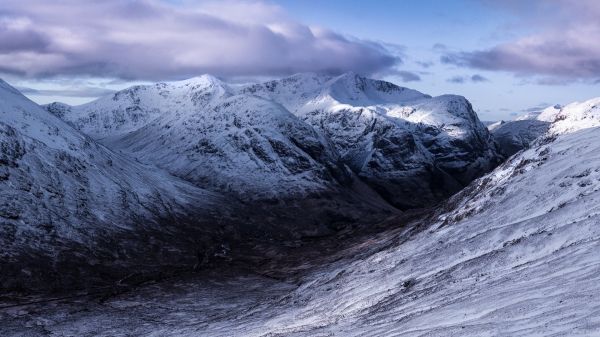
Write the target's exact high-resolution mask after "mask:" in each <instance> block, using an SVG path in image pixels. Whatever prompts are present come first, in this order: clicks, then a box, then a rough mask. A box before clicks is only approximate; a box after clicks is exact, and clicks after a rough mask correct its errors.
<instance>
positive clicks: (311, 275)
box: [0, 195, 600, 337]
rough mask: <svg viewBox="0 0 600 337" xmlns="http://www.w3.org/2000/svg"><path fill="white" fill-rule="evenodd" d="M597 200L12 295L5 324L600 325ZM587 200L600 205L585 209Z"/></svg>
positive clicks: (240, 329)
mask: <svg viewBox="0 0 600 337" xmlns="http://www.w3.org/2000/svg"><path fill="white" fill-rule="evenodd" d="M586 199H587V200H580V202H579V203H578V205H574V206H569V205H566V206H565V207H563V208H561V209H560V210H557V211H553V212H552V213H546V214H541V215H532V216H531V217H530V218H527V219H522V220H521V221H519V222H514V223H511V224H503V225H501V226H498V224H487V225H486V226H485V227H479V229H480V230H481V231H478V230H477V229H476V227H473V226H472V223H469V221H466V223H463V224H461V225H460V226H458V225H454V226H447V227H436V226H431V227H427V228H425V227H421V226H420V225H418V224H419V223H421V222H420V221H418V222H413V224H412V225H410V226H404V227H402V228H394V229H387V230H384V231H383V232H380V233H378V234H374V235H369V236H364V237H363V238H362V239H360V240H358V239H353V241H352V242H349V244H348V245H347V247H345V249H342V250H341V251H340V252H339V253H338V254H335V255H334V256H329V257H323V258H321V259H320V258H318V255H319V252H318V249H317V250H315V251H311V252H309V253H306V252H304V254H305V256H309V255H312V257H310V258H307V261H313V262H316V263H315V264H312V265H311V264H309V263H308V262H305V263H301V262H298V261H294V262H290V263H289V264H288V265H287V266H284V265H280V266H273V267H272V269H271V270H269V268H266V269H265V270H263V272H261V274H262V275H260V274H256V273H251V272H248V271H244V270H239V269H235V268H233V269H230V270H228V271H218V270H213V271H211V272H205V273H197V274H195V275H189V276H186V277H181V278H179V279H170V280H164V281H162V282H158V283H152V284H146V285H144V286H141V287H139V288H137V289H134V290H132V291H128V292H125V293H122V294H115V295H113V296H108V297H102V296H87V297H80V298H70V299H64V300H60V301H51V302H47V303H38V304H31V305H22V306H10V307H7V305H11V304H14V302H11V301H10V300H8V299H7V298H5V299H3V300H2V302H3V303H2V304H1V305H2V306H3V308H2V309H0V322H2V323H1V324H0V335H2V336H7V337H8V336H600V259H599V258H598V249H599V248H600V237H599V235H598V234H599V233H598V229H597V225H596V224H597V223H598V222H599V221H600V216H598V215H596V213H595V212H594V209H596V208H598V206H592V205H593V204H594V200H595V195H592V196H588V197H586ZM583 204H587V205H589V207H590V208H589V209H588V210H587V211H586V212H587V214H588V215H589V216H586V217H585V218H576V216H577V214H578V213H579V212H581V207H580V206H581V205H583ZM576 206H577V208H576V209H573V207H576ZM421 221H422V220H421ZM467 232H470V233H469V234H468V235H467ZM515 236H516V237H517V238H516V239H515ZM441 238H444V239H443V240H442V239H441ZM317 246H318V245H317ZM306 254H308V255H306ZM317 263H318V264H317ZM277 273H279V275H287V277H273V275H275V274H277ZM21 300H23V299H21ZM26 300H29V301H31V300H34V298H29V299H26ZM38 300H39V299H38Z"/></svg>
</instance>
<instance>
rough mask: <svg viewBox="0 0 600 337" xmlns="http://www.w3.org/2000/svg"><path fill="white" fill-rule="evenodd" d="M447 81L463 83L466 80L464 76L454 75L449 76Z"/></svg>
mask: <svg viewBox="0 0 600 337" xmlns="http://www.w3.org/2000/svg"><path fill="white" fill-rule="evenodd" d="M447 81H448V82H450V83H456V84H463V83H465V82H466V80H465V78H464V77H463V76H454V77H451V78H449V79H448V80H447Z"/></svg>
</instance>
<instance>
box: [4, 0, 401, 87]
mask: <svg viewBox="0 0 600 337" xmlns="http://www.w3.org/2000/svg"><path fill="white" fill-rule="evenodd" d="M400 61H401V60H400V58H399V56H397V54H395V53H393V52H391V51H390V50H389V49H388V48H386V47H384V46H383V45H381V44H379V43H375V42H371V41H364V40H359V39H354V38H351V37H346V36H342V35H340V34H337V33H335V32H332V31H329V30H326V29H322V28H314V27H309V26H306V25H303V24H300V23H298V22H295V21H294V20H292V19H290V18H289V17H288V16H287V14H286V13H285V12H283V11H282V10H281V9H280V8H279V7H276V6H273V5H269V4H266V3H263V2H249V1H224V2H182V4H179V5H174V4H168V3H166V2H160V1H158V0H140V1H120V0H105V1H92V0H83V1H82V0H61V1H46V0H3V1H1V2H0V65H1V67H0V71H2V72H6V73H11V74H21V75H25V76H29V77H51V76H54V75H59V74H60V75H75V76H77V75H89V76H100V77H116V78H123V79H147V80H156V79H161V80H163V79H178V78H184V77H189V76H193V75H197V74H201V73H212V74H215V75H219V76H261V75H267V76H268V75H285V74H291V73H296V72H308V71H313V72H324V73H331V74H337V73H342V72H346V71H356V72H359V73H365V74H368V73H376V72H377V73H385V72H386V71H388V70H391V69H392V68H393V67H394V66H395V65H397V64H399V63H400Z"/></svg>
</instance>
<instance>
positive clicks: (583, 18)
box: [0, 0, 600, 120]
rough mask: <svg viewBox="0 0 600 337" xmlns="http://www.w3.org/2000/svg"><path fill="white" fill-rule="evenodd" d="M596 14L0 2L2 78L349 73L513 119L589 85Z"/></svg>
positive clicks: (276, 2)
mask: <svg viewBox="0 0 600 337" xmlns="http://www.w3.org/2000/svg"><path fill="white" fill-rule="evenodd" d="M598 17H600V1H596V0H530V1H519V0H503V1H493V0H454V1H433V0H373V1H358V0H327V1H322V0H303V1H298V0H295V1H294V0H264V1H263V0H247V1H246V0H221V1H212V0H206V1H192V0H104V1H93V0H56V1H47V0H2V1H1V2H0V77H2V78H3V79H5V80H6V81H8V82H9V83H11V84H13V85H14V86H16V87H17V88H18V89H20V90H21V91H22V92H23V93H24V94H25V95H27V96H28V97H30V98H31V99H33V100H34V101H36V102H38V103H42V104H43V103H49V102H52V101H62V102H66V103H69V104H81V103H84V102H87V101H91V100H93V99H95V98H97V97H99V96H102V95H107V94H110V93H111V92H113V91H115V90H120V89H123V88H126V87H128V86H131V85H134V84H140V83H151V82H158V81H171V80H181V79H185V78H189V77H194V76H198V75H201V74H204V73H210V74H212V75H215V76H217V77H220V78H222V79H224V80H226V81H232V82H239V81H259V80H264V79H269V78H278V77H284V76H287V75H291V74H294V73H298V72H318V73H327V74H331V75H336V74H341V73H344V72H347V71H354V72H357V73H360V74H364V75H367V76H370V77H373V78H378V79H385V80H388V81H391V82H394V83H396V84H398V85H401V86H406V87H410V88H413V89H417V90H420V91H422V92H424V93H427V94H431V95H441V94H449V93H451V94H459V95H463V96H465V97H467V98H468V99H469V100H470V101H471V102H472V103H473V106H474V108H475V110H476V111H477V112H478V114H479V116H480V119H482V120H499V119H511V118H514V117H515V116H516V115H520V114H524V113H527V112H529V111H535V110H536V109H538V110H539V109H541V108H543V107H546V106H549V105H555V104H567V103H570V102H573V101H582V100H586V99H589V98H593V97H597V96H600V90H599V89H600V44H599V43H598V41H599V40H600V20H598V19H597V18H598Z"/></svg>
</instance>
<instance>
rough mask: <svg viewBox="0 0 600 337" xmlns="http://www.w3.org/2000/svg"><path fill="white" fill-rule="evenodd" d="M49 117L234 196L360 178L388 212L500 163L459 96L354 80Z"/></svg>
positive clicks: (144, 90)
mask: <svg viewBox="0 0 600 337" xmlns="http://www.w3.org/2000/svg"><path fill="white" fill-rule="evenodd" d="M59 107H60V106H59ZM47 109H48V110H49V111H53V110H55V111H57V114H59V115H62V116H63V117H62V118H64V119H65V120H67V121H68V122H69V123H71V124H72V125H73V126H75V127H76V128H78V129H79V130H81V131H83V132H85V133H87V134H89V135H91V136H92V137H94V138H96V139H99V140H101V141H102V142H103V143H104V144H106V145H107V146H109V147H110V148H112V149H118V150H122V151H126V152H128V153H131V154H133V155H134V156H136V157H137V158H139V159H140V160H142V161H144V162H149V163H153V164H156V165H158V166H160V167H162V168H165V169H167V170H168V171H169V172H171V173H173V174H175V175H177V176H179V177H182V178H184V179H186V180H189V181H192V182H194V183H195V184H197V185H198V186H201V187H206V188H209V189H212V190H217V191H220V192H227V193H233V194H234V195H237V196H239V197H241V198H243V199H248V198H250V197H251V198H252V199H253V200H260V199H272V198H288V199H289V198H292V199H294V198H298V196H302V195H307V194H311V193H312V194H314V193H322V192H323V191H330V190H332V188H333V189H338V188H339V186H340V185H348V184H349V182H350V181H354V182H356V181H357V179H355V176H358V177H360V179H361V180H362V181H363V182H366V183H367V185H368V186H369V187H370V188H371V189H374V190H375V191H376V192H377V193H378V194H379V195H380V196H381V197H383V198H384V199H385V200H387V201H388V202H390V203H391V204H393V205H394V206H396V207H400V208H414V207H421V206H424V205H430V204H433V203H435V202H438V201H440V200H442V199H443V198H444V197H446V196H448V195H450V194H452V193H454V192H456V191H458V190H459V189H460V188H461V187H462V186H464V185H466V184H468V183H469V182H470V181H471V180H473V179H474V178H476V177H478V176H480V175H481V174H483V173H485V172H487V171H489V170H490V169H491V168H493V167H494V166H495V165H497V163H498V162H499V156H498V154H497V152H496V148H495V143H494V142H493V139H492V138H491V136H490V134H489V132H488V131H487V129H486V128H485V127H484V126H483V124H481V122H479V120H478V119H477V116H476V114H475V113H474V112H473V110H472V108H471V105H470V104H469V102H468V101H467V100H466V99H464V98H463V97H460V96H449V95H448V96H440V97H433V98H432V97H430V96H428V95H424V94H422V93H419V92H417V91H415V90H411V89H407V88H402V87H398V86H396V85H394V84H391V83H388V82H384V81H376V80H371V79H367V78H364V77H361V76H358V75H356V74H352V73H349V74H345V75H342V76H338V77H327V76H320V75H315V74H299V75H295V76H292V77H289V78H284V79H282V80H277V81H271V82H266V83H263V84H257V85H247V86H242V87H235V88H232V87H230V86H228V85H227V84H224V83H222V82H220V81H219V80H217V79H215V78H214V77H211V76H207V75H205V76H202V77H200V78H196V79H192V80H188V81H183V82H176V83H170V84H164V83H161V84H156V85H151V86H138V87H134V88H131V89H127V90H124V91H122V92H118V93H116V94H114V95H112V96H110V97H104V98H101V99H99V100H97V101H94V102H92V103H89V104H86V105H83V106H79V107H70V108H66V109H65V108H55V107H54V106H52V105H50V106H47ZM348 168H349V170H348Z"/></svg>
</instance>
